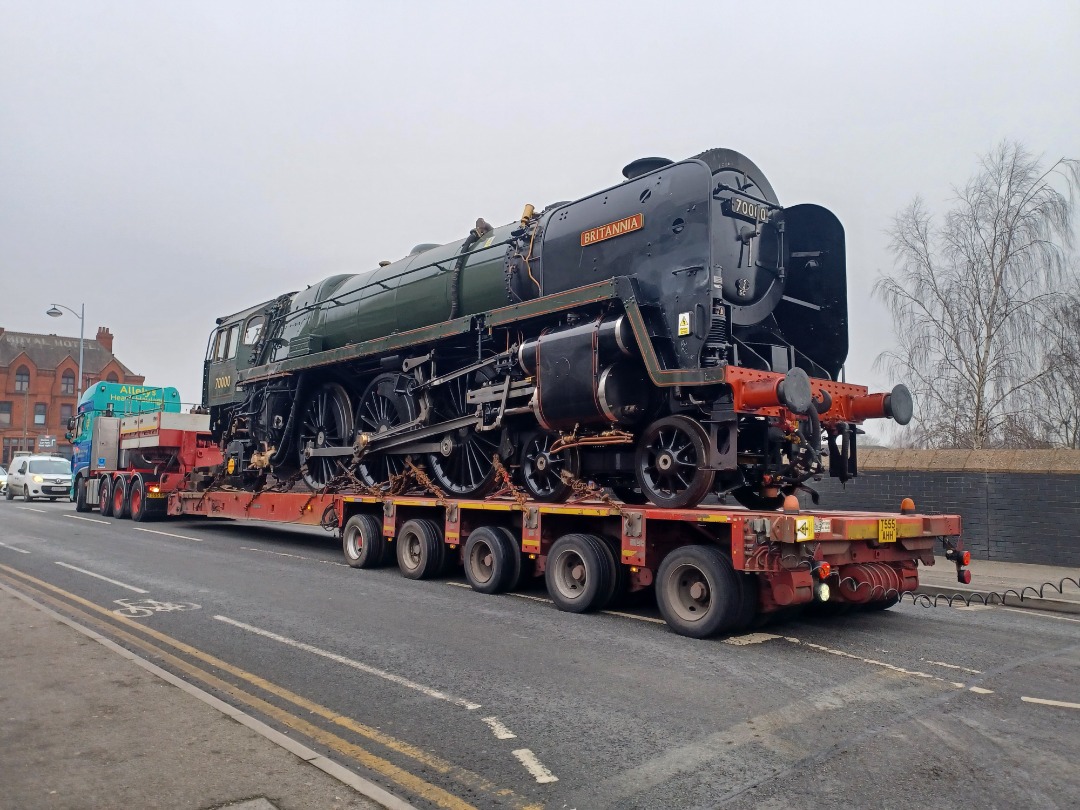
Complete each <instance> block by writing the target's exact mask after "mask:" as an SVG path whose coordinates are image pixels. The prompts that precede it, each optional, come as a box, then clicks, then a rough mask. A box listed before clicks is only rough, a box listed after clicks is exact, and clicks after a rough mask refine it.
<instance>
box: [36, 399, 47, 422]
mask: <svg viewBox="0 0 1080 810" xmlns="http://www.w3.org/2000/svg"><path fill="white" fill-rule="evenodd" d="M34 424H35V425H44V424H45V403H44V402H38V403H36V404H35V405H34Z"/></svg>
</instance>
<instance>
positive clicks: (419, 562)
mask: <svg viewBox="0 0 1080 810" xmlns="http://www.w3.org/2000/svg"><path fill="white" fill-rule="evenodd" d="M396 543H397V561H398V568H400V569H401V573H402V575H403V576H406V577H408V578H409V579H431V578H432V577H437V576H438V575H439V574H441V573H442V571H443V566H444V565H445V564H446V544H445V543H443V539H442V532H441V531H440V530H439V525H438V524H437V523H435V521H433V520H421V519H419V518H414V519H412V520H407V521H405V523H404V524H402V526H401V528H400V529H399V530H398V534H397V541H396Z"/></svg>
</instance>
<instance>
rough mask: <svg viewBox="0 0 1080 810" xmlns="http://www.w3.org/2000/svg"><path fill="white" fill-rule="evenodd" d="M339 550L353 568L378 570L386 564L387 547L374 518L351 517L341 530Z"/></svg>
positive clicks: (379, 526)
mask: <svg viewBox="0 0 1080 810" xmlns="http://www.w3.org/2000/svg"><path fill="white" fill-rule="evenodd" d="M341 549H342V551H344V552H345V562H347V563H348V564H349V565H351V566H352V567H353V568H378V567H379V566H381V565H383V564H384V563H385V562H386V556H387V551H388V550H389V545H388V544H387V542H386V538H385V537H383V533H382V524H381V523H380V522H379V521H378V520H377V519H376V518H374V517H372V516H371V515H353V516H352V517H351V518H349V519H348V520H347V521H346V522H345V528H344V529H342V530H341Z"/></svg>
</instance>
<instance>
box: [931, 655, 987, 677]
mask: <svg viewBox="0 0 1080 810" xmlns="http://www.w3.org/2000/svg"><path fill="white" fill-rule="evenodd" d="M919 660H920V661H925V662H926V663H927V664H933V665H934V666H935V667H945V669H958V670H960V671H961V672H970V673H971V674H972V675H982V670H981V669H968V668H967V667H962V666H959V665H957V664H946V663H945V662H944V661H930V660H927V659H926V658H920V659H919Z"/></svg>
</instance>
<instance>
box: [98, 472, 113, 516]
mask: <svg viewBox="0 0 1080 810" xmlns="http://www.w3.org/2000/svg"><path fill="white" fill-rule="evenodd" d="M100 482H101V483H99V484H98V511H100V512H101V516H102V517H111V516H112V479H111V478H110V477H109V476H107V475H103V476H101V479H100Z"/></svg>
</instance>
